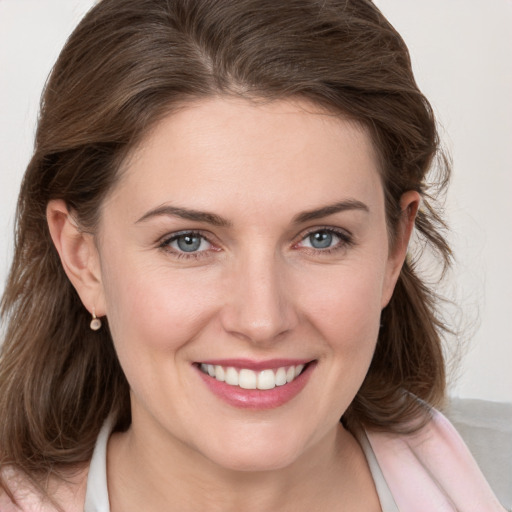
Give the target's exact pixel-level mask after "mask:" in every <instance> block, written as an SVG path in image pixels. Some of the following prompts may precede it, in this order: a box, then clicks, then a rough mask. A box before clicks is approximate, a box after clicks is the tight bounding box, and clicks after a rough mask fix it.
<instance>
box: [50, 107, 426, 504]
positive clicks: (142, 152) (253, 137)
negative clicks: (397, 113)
mask: <svg viewBox="0 0 512 512" xmlns="http://www.w3.org/2000/svg"><path fill="white" fill-rule="evenodd" d="M419 201H420V198H419V195H418V194H417V193H416V192H407V193H405V194H404V195H403V196H402V199H401V208H402V211H403V212H404V213H403V215H402V219H401V222H400V225H399V227H398V236H397V241H396V244H395V245H394V246H393V248H392V249H391V248H390V244H389V239H388V232H387V228H386V219H385V210H384V194H383V188H382V184H381V179H380V176H379V172H378V160H377V156H376V154H375V151H374V148H373V145H372V142H371V139H370V137H369V135H368V133H367V132H366V131H365V130H364V129H363V128H361V127H360V126H358V125H357V124H355V123H353V122H350V121H347V120H344V119H342V118H340V117H335V116H332V115H327V114H326V113H325V112H322V111H321V110H319V109H317V108H315V107H314V106H313V105H310V104H308V103H306V102H298V101H278V102H273V103H266V104H262V103H259V104H257V103H255V102H249V101H247V100H241V99H230V98H215V99H211V100H203V101H201V102H197V103H194V104H191V105H189V106H188V107H187V108H184V109H183V110H181V111H179V112H178V113H175V114H173V115H171V116H169V117H168V118H166V119H164V120H163V121H161V122H160V123H159V124H158V125H157V126H156V127H155V129H153V130H152V131H151V133H149V134H148V135H147V137H146V138H145V139H144V140H143V142H142V143H141V144H140V146H139V147H138V148H136V149H135V150H134V151H133V153H132V155H131V157H130V158H129V159H128V160H127V162H126V163H125V166H124V168H123V170H122V177H121V179H120V181H119V183H118V184H117V185H116V187H115V188H114V190H113V191H112V192H111V194H110V195H109V197H108V198H107V199H106V201H105V203H104V205H103V208H102V215H101V221H100V225H99V227H98V232H97V233H96V234H95V236H92V235H89V234H86V233H83V232H80V231H79V230H78V229H77V227H76V224H75V222H74V221H73V218H72V212H68V210H67V208H66V206H65V204H64V203H63V202H62V201H52V202H51V203H50V204H49V206H48V222H49V226H50V231H51V233H52V237H53V240H54V243H55V245H56V247H57V249H58V251H59V253H60V255H61V259H62V262H63V265H64V268H65V270H66V272H67V274H68V276H69V278H70V279H71V281H72V283H73V284H74V286H75V288H76V289H77V291H78V293H79V295H80V297H81V299H82V301H83V303H84V305H85V307H86V308H87V309H88V310H89V311H91V312H92V311H93V308H94V310H95V312H96V314H97V315H98V316H104V315H106V316H107V317H108V320H109V326H110V329H111V332H112V336H113V340H114V344H115V347H116V350H117V353H118V356H119V359H120V362H121V365H122V367H123V369H124V371H125V374H126V376H127V378H128V381H129V383H130V386H131V401H132V415H133V423H132V426H131V427H130V429H129V430H128V431H127V432H126V433H123V434H115V435H113V436H112V437H111V439H110V441H109V446H108V482H109V493H110V499H111V506H112V510H113V511H116V510H123V511H129V510H155V511H157V510H158V511H159V510H167V511H168V510H180V511H187V510H191V511H192V510H205V509H208V510H223V511H229V510H242V509H243V510H247V511H251V510H258V511H264V510H268V511H270V510H278V509H279V510H334V509H337V508H339V509H342V510H368V511H371V510H380V506H379V505H378V499H377V496H376V492H375V488H374V486H373V481H372V479H371V475H370V473H369V469H368V467H367V465H366V461H365V458H364V455H363V453H362V451H361V449H360V447H359V444H358V443H357V441H356V440H355V439H354V437H353V436H352V435H351V434H350V433H349V432H347V431H346V430H345V429H343V427H342V426H341V425H340V423H339V418H340V417H341V416H342V414H343V412H344V411H345V410H346V408H347V407H348V405H349V404H350V402H351V401H352V400H353V398H354V396H355V394H356V392H357V390H358V388H359V387H360V385H361V383H362V381H363V379H364V376H365V374H366V372H367V370H368V367H369V364H370V361H371V358H372V355H373V352H374V349H375V343H376V339H377V335H378V330H379V323H380V312H381V310H382V308H383V307H385V306H386V304H387V303H388V301H389V299H390V297H391V294H392V292H393V288H394V286H395V283H396V280H397V277H398V274H399V271H400V268H401V266H402V263H403V260H404V258H405V254H406V250H407V243H408V240H409V236H410V233H411V230H412V226H413V222H414V216H415V213H416V210H417V207H418V204H419ZM340 202H345V203H346V202H348V204H349V205H352V206H350V207H348V208H346V209H344V210H342V211H336V212H335V213H330V214H329V212H323V213H318V210H319V209H322V208H324V207H326V206H330V205H335V204H339V203H340ZM356 202H357V203H356ZM354 204H357V205H358V207H357V208H354V207H353V205H354ZM163 205H165V206H172V207H179V208H187V209H192V210H195V211H201V212H209V213H211V214H214V215H216V216H218V217H221V218H222V219H223V223H224V224H223V225H214V224H212V223H211V222H209V221H208V220H209V219H200V220H188V219H184V218H181V217H179V216H176V215H168V214H153V215H152V214H150V212H153V213H154V210H155V209H158V208H160V207H162V206H163ZM361 205H364V206H363V207H361ZM313 210H315V211H317V215H316V218H311V217H312V216H311V215H310V216H309V217H310V218H308V219H305V218H302V219H298V217H299V216H300V215H301V214H303V212H311V211H313ZM302 217H304V215H303V216H302ZM210 220H211V219H210ZM191 230H192V231H194V232H197V233H198V234H200V235H201V236H204V237H205V238H204V239H201V240H202V242H201V245H200V248H199V250H198V251H196V252H194V253H193V255H191V253H187V254H188V257H187V256H184V255H183V252H180V249H179V245H178V240H177V239H174V240H173V241H171V242H169V239H170V238H171V239H172V237H173V236H176V233H180V232H183V231H191ZM322 230H323V231H322ZM326 230H328V231H327V232H328V233H330V234H331V236H332V239H331V240H332V243H331V245H330V247H327V248H325V249H320V248H315V247H313V246H312V238H311V237H310V235H311V234H312V233H317V234H318V233H319V232H321V233H320V234H322V233H323V234H324V235H325V233H326ZM329 230H330V231H329ZM180 240H181V241H183V239H180ZM313 242H314V240H313ZM222 358H248V359H252V360H258V361H260V360H266V359H271V358H305V359H307V360H309V361H315V364H316V366H315V367H314V369H313V371H312V372H311V375H310V378H309V380H308V382H307V384H306V386H305V387H304V389H303V390H302V391H301V392H300V393H299V394H298V395H297V396H296V397H294V398H293V399H292V400H291V401H289V402H288V403H286V404H284V405H282V406H280V407H277V408H273V409H269V410H248V409H240V408H237V407H233V406H231V405H229V404H227V403H225V402H224V401H222V400H221V399H219V398H218V397H216V396H214V395H213V394H212V393H211V391H210V390H209V389H208V387H207V386H206V385H205V384H204V382H203V381H202V379H201V377H200V374H199V373H198V371H197V368H196V367H195V366H194V363H197V362H200V361H205V360H209V359H222ZM298 484H300V485H298Z"/></svg>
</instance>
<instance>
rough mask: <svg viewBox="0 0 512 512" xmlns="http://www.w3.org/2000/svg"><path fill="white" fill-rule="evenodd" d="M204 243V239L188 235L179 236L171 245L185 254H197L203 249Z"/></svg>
mask: <svg viewBox="0 0 512 512" xmlns="http://www.w3.org/2000/svg"><path fill="white" fill-rule="evenodd" d="M204 242H205V240H204V238H203V237H202V236H200V235H195V234H187V235H180V236H177V237H176V238H175V239H174V240H173V242H172V244H171V245H174V246H175V248H176V249H179V250H180V251H183V252H195V251H198V250H199V249H200V248H201V245H202V244H203V243H204Z"/></svg>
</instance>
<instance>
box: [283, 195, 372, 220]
mask: <svg viewBox="0 0 512 512" xmlns="http://www.w3.org/2000/svg"><path fill="white" fill-rule="evenodd" d="M349 210H359V211H363V212H367V213H369V211H370V209H369V208H368V206H366V205H365V204H364V203H362V202H361V201H357V200H356V199H347V200H345V201H340V202H338V203H334V204H331V205H328V206H322V207H321V208H316V209H314V210H308V211H306V212H302V213H299V214H298V215H296V216H295V217H294V218H293V223H294V224H302V223H304V222H308V221H311V220H317V219H322V218H323V217H328V216H329V215H334V214H335V213H339V212H345V211H349Z"/></svg>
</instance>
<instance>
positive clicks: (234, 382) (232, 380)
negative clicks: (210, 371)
mask: <svg viewBox="0 0 512 512" xmlns="http://www.w3.org/2000/svg"><path fill="white" fill-rule="evenodd" d="M224 380H225V382H226V384H229V385H230V386H238V372H237V371H236V370H235V369H234V368H231V367H230V368H228V369H227V370H226V373H225V374H224Z"/></svg>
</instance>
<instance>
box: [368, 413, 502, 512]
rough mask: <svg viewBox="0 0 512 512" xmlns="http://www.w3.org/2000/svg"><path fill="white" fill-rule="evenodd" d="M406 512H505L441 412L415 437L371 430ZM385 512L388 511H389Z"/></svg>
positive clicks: (399, 503)
mask: <svg viewBox="0 0 512 512" xmlns="http://www.w3.org/2000/svg"><path fill="white" fill-rule="evenodd" d="M367 436H368V439H369V441H370V445H371V447H372V449H373V451H374V453H375V456H376V458H377V461H378V463H379V466H380V468H381V470H382V473H383V475H384V478H385V480H386V482H387V484H388V486H389V489H390V491H391V493H392V494H393V498H394V499H395V502H396V504H397V506H398V509H399V510H400V512H504V511H505V509H504V508H503V507H502V506H501V505H500V504H499V502H498V500H497V498H496V497H495V496H494V493H493V492H492V490H491V488H490V486H489V484H488V483H487V481H486V480H485V478H484V476H483V475H482V473H481V471H480V469H479V468H478V465H477V464H476V462H475V460H474V459H473V457H472V455H471V453H470V452H469V450H468V448H467V447H466V445H465V444H464V441H462V438H461V437H460V435H459V434H458V433H457V431H456V430H455V428H454V427H453V425H452V424H451V423H450V422H449V421H448V420H447V419H446V418H445V417H444V416H443V415H442V414H441V413H440V412H438V411H433V418H432V420H431V421H430V422H429V423H428V424H427V425H426V426H425V427H423V428H422V429H421V430H420V431H418V432H416V433H414V434H410V435H403V434H390V433H385V432H371V431H368V432H367ZM384 512H385V511H384Z"/></svg>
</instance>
